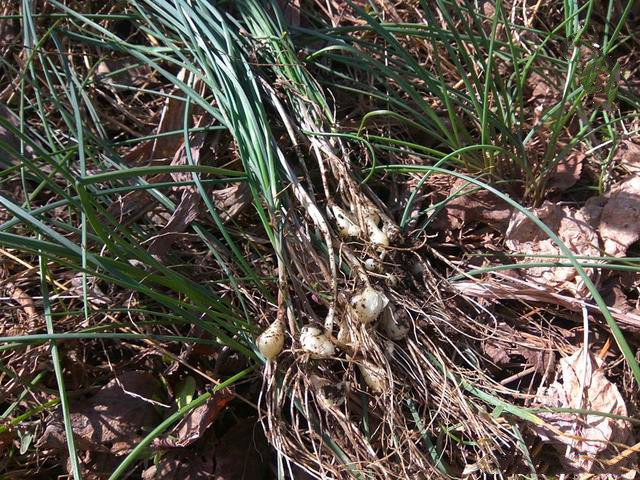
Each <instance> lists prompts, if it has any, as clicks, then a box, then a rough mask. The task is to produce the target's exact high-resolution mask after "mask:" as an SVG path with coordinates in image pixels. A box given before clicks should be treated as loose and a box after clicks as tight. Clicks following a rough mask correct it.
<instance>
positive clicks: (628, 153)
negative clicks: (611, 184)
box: [613, 139, 640, 174]
mask: <svg viewBox="0 0 640 480" xmlns="http://www.w3.org/2000/svg"><path fill="white" fill-rule="evenodd" d="M638 140H640V139H638ZM613 162H614V164H615V165H620V166H621V167H623V168H625V169H626V170H627V171H628V172H629V173H635V174H638V173H640V145H638V144H637V143H635V142H632V141H630V140H625V141H623V142H622V143H621V144H620V145H618V149H617V151H616V154H615V156H614V158H613Z"/></svg>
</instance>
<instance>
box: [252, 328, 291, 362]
mask: <svg viewBox="0 0 640 480" xmlns="http://www.w3.org/2000/svg"><path fill="white" fill-rule="evenodd" d="M256 345H257V346H258V350H260V353H261V354H262V355H264V356H265V358H266V359H267V360H271V359H273V358H275V357H277V356H278V354H279V353H280V352H281V351H282V347H284V324H283V323H282V322H281V321H279V320H276V321H275V322H273V323H272V324H271V325H269V327H267V329H266V330H265V331H264V332H262V333H261V334H260V336H259V337H258V338H256Z"/></svg>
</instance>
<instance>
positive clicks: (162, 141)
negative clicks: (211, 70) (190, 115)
mask: <svg viewBox="0 0 640 480" xmlns="http://www.w3.org/2000/svg"><path fill="white" fill-rule="evenodd" d="M176 77H177V78H178V80H180V81H183V82H184V81H186V78H187V69H186V68H182V69H181V70H180V71H179V72H178V75H177V76H176ZM169 93H170V96H168V97H167V99H166V100H165V103H164V106H163V108H162V113H161V114H160V122H159V123H158V128H157V131H156V133H157V134H161V133H167V132H173V131H176V130H182V127H183V123H184V114H185V112H184V108H185V106H186V102H185V101H184V100H183V99H181V98H179V97H180V96H181V95H182V90H181V89H180V87H175V88H173V89H172V90H171V91H170V92H169ZM182 139H183V136H182V135H180V134H178V135H169V136H159V137H157V138H156V139H155V140H154V141H153V147H152V149H151V150H152V152H151V156H152V158H167V159H169V158H171V157H173V156H174V155H175V153H176V151H177V150H178V148H180V145H182Z"/></svg>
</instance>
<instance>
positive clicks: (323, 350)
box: [300, 325, 336, 359]
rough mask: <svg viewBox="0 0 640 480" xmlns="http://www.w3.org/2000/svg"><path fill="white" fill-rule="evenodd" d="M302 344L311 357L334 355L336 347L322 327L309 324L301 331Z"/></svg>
mask: <svg viewBox="0 0 640 480" xmlns="http://www.w3.org/2000/svg"><path fill="white" fill-rule="evenodd" d="M300 346H301V347H302V349H303V350H304V351H305V352H307V353H308V354H309V355H310V356H311V358H315V359H319V358H327V357H332V356H334V355H335V353H336V349H335V347H334V346H333V343H331V340H329V338H327V336H326V335H325V334H324V331H323V330H322V328H320V327H316V326H312V325H308V326H306V327H302V330H301V332H300Z"/></svg>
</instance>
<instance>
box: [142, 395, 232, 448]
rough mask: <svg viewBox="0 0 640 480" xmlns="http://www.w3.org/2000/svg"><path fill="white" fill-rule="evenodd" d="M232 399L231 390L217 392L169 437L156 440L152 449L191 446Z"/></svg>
mask: <svg viewBox="0 0 640 480" xmlns="http://www.w3.org/2000/svg"><path fill="white" fill-rule="evenodd" d="M233 397H234V395H233V390H231V389H230V388H225V389H222V390H219V391H217V392H216V393H215V394H213V396H212V397H211V398H210V399H209V400H208V401H207V402H206V403H205V404H204V405H200V406H199V407H196V408H194V409H193V410H191V411H190V412H189V413H188V414H187V415H186V416H185V417H184V418H183V419H182V420H181V421H180V423H178V425H176V427H175V428H174V429H173V431H172V432H171V434H170V435H168V436H166V437H164V438H156V439H155V440H154V441H153V444H152V446H153V448H158V449H161V448H177V447H186V446H187V445H190V444H192V443H193V442H195V441H196V440H198V439H199V438H200V437H201V436H202V435H203V434H204V432H206V430H207V429H208V428H209V427H210V426H211V424H212V423H213V422H214V421H215V419H216V418H218V415H219V414H220V412H221V411H222V410H223V409H224V407H225V406H226V405H227V404H228V403H229V402H230V401H231V400H233Z"/></svg>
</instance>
